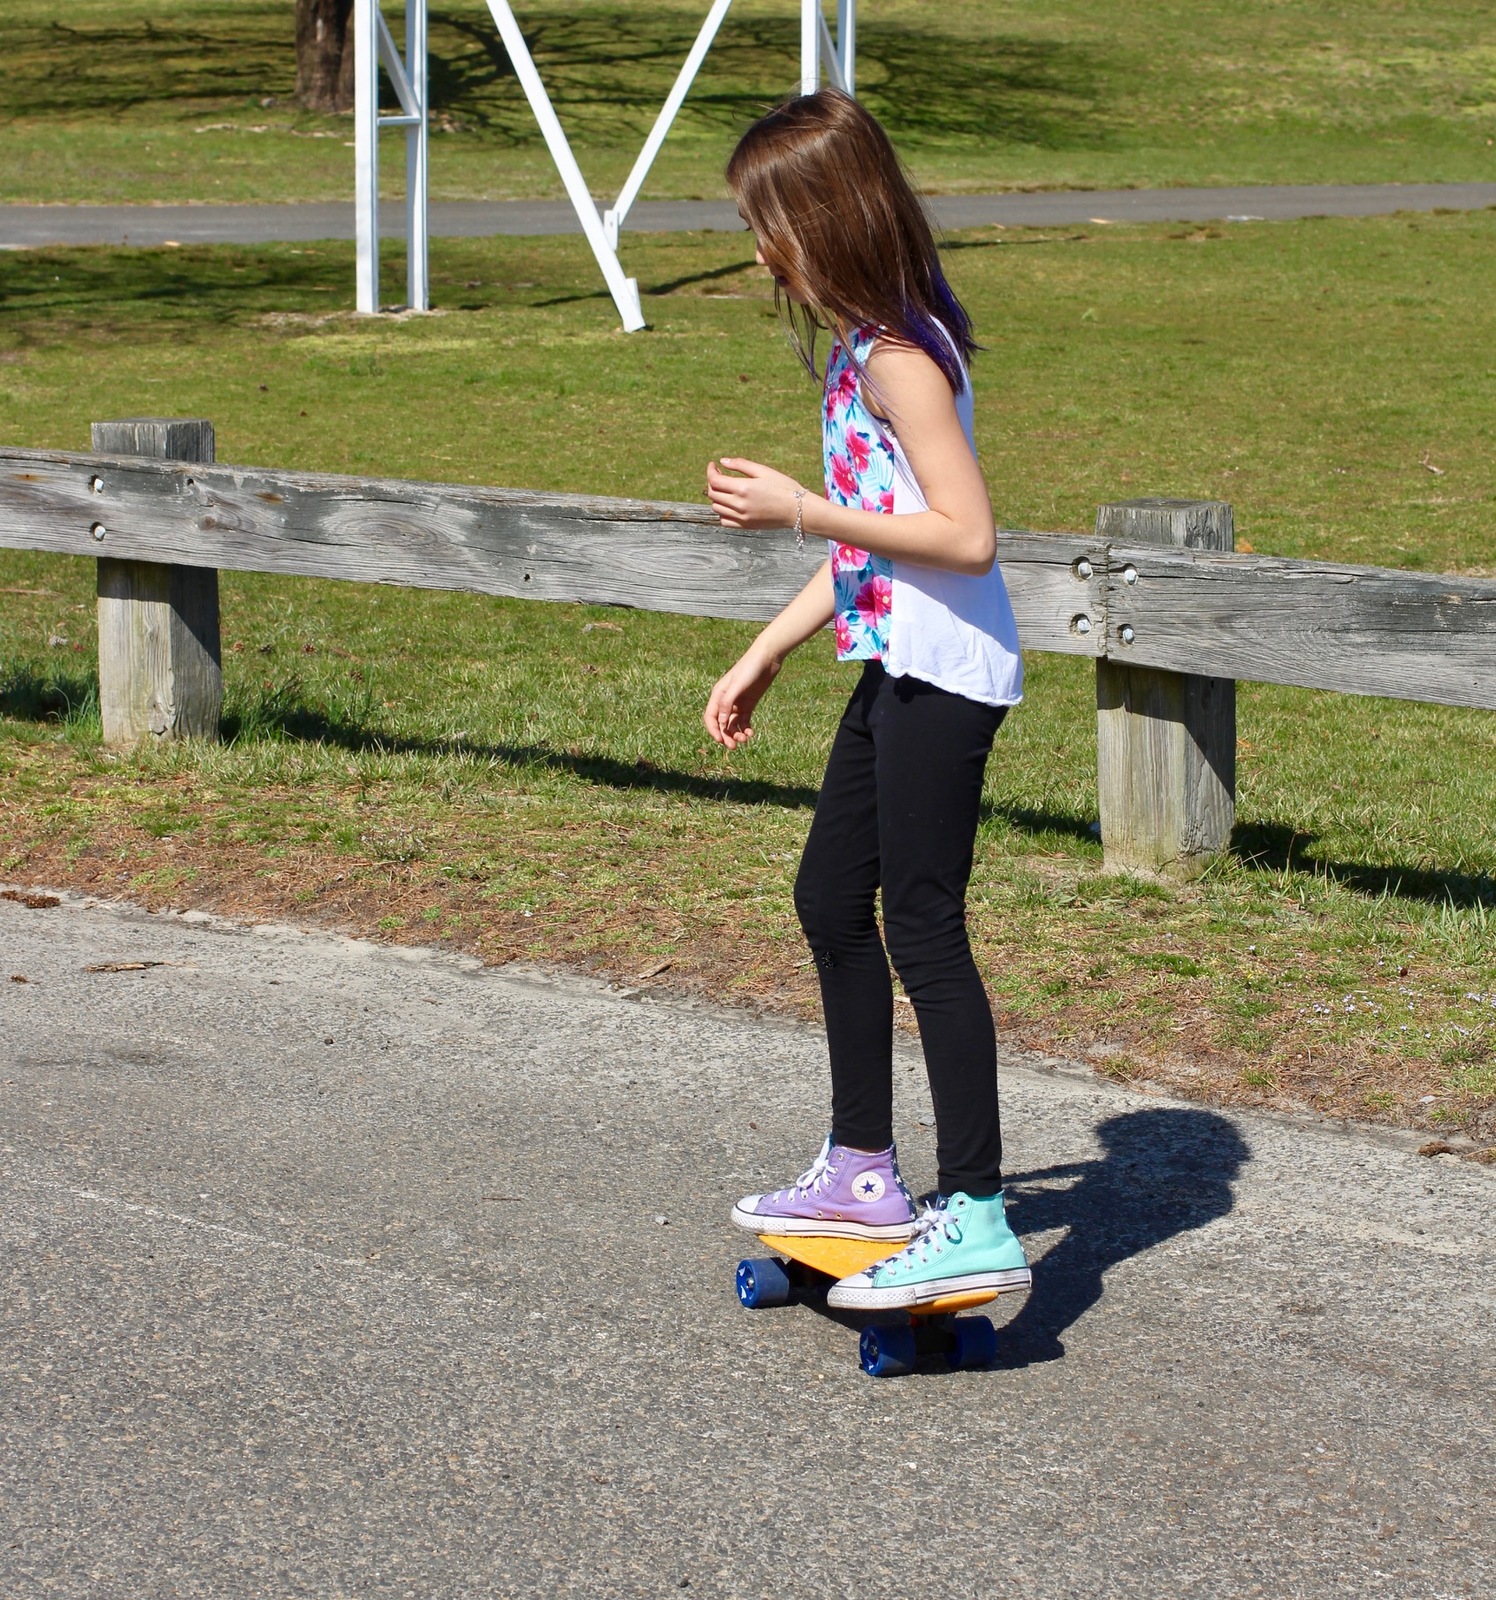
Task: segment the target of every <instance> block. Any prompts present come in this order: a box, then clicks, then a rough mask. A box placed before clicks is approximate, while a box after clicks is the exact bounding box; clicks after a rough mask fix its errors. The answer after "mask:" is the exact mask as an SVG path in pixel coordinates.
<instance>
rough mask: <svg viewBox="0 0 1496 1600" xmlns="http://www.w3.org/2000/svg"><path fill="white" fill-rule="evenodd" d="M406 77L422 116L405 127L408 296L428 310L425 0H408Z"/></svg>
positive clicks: (412, 303) (414, 306)
mask: <svg viewBox="0 0 1496 1600" xmlns="http://www.w3.org/2000/svg"><path fill="white" fill-rule="evenodd" d="M405 76H406V79H407V80H408V82H409V83H410V88H411V93H412V96H413V97H414V99H415V102H416V104H415V109H416V111H417V113H418V114H419V116H420V119H421V120H420V121H419V122H418V123H417V124H416V126H415V127H413V128H407V129H406V130H405V218H406V226H405V239H406V248H407V250H408V252H409V254H408V257H407V267H406V284H407V290H406V295H407V299H408V300H409V302H410V308H411V310H412V311H429V310H430V309H431V275H430V272H429V269H428V262H427V256H428V250H429V244H430V230H429V228H428V225H427V219H428V213H427V204H426V200H427V191H428V189H429V187H430V184H429V175H428V162H429V157H430V137H431V116H430V109H429V107H428V106H427V104H426V86H427V83H428V81H429V78H430V74H429V73H428V71H427V68H426V0H405Z"/></svg>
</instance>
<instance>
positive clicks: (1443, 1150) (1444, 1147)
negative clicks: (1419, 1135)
mask: <svg viewBox="0 0 1496 1600" xmlns="http://www.w3.org/2000/svg"><path fill="white" fill-rule="evenodd" d="M1418 1154H1419V1155H1421V1156H1452V1155H1453V1154H1454V1146H1453V1145H1452V1144H1445V1142H1444V1141H1443V1140H1442V1139H1430V1140H1429V1142H1428V1143H1427V1144H1421V1145H1419V1146H1418Z"/></svg>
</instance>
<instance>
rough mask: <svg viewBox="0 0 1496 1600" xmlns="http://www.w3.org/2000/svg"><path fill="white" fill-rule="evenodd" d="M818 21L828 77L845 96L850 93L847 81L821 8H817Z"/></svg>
mask: <svg viewBox="0 0 1496 1600" xmlns="http://www.w3.org/2000/svg"><path fill="white" fill-rule="evenodd" d="M816 21H817V23H819V24H820V27H819V30H818V31H819V33H820V36H821V49H822V50H823V51H824V52H825V55H826V76H827V77H828V78H830V80H831V82H832V84H833V85H834V86H835V87H836V88H838V89H840V90H841V91H842V92H843V93H844V94H845V93H850V91H849V90H848V89H847V80H846V79H845V78H843V77H842V69H841V57H840V56H839V55H838V54H837V50H836V45H835V44H834V43H833V42H832V39H831V29H830V28H828V27H827V26H826V17H825V13H824V12H823V11H822V10H821V9H820V7H819V6H817V7H816Z"/></svg>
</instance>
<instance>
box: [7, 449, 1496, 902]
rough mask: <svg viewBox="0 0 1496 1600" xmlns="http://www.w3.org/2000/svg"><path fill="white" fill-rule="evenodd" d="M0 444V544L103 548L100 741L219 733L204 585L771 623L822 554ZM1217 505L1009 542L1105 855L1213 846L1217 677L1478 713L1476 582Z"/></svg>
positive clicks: (312, 481)
mask: <svg viewBox="0 0 1496 1600" xmlns="http://www.w3.org/2000/svg"><path fill="white" fill-rule="evenodd" d="M93 444H94V450H95V452H96V453H94V454H90V455H74V454H68V453H61V452H56V451H37V450H16V449H0V545H7V546H11V547H13V548H19V549H27V550H45V551H54V552H58V553H61V554H65V555H84V556H91V557H94V558H97V559H98V562H99V595H100V666H99V672H100V701H101V706H102V707H103V709H104V722H105V736H106V738H108V739H110V740H111V741H131V740H134V739H136V738H139V737H142V736H145V735H151V736H155V737H174V736H183V735H192V734H195V735H208V736H211V735H213V734H215V733H216V728H217V717H218V703H219V698H220V695H221V687H220V684H221V679H220V674H219V667H218V618H217V576H216V575H217V572H218V571H219V570H231V571H247V572H271V573H285V574H291V575H295V576H301V577H318V578H345V579H355V580H358V581H361V582H370V583H387V584H401V585H406V586H410V587H415V588H430V589H462V590H470V591H474V592H477V593H482V594H496V595H512V596H518V597H522V598H527V599H537V600H566V601H584V602H595V603H603V604H610V605H625V606H637V607H640V608H644V609H648V610H656V611H675V612H684V613H689V614H691V615H696V616H711V617H732V618H742V619H760V618H767V617H769V616H772V615H773V614H774V612H775V611H777V610H778V608H779V607H780V606H781V605H783V604H784V602H785V601H786V600H787V599H788V598H789V597H790V596H791V595H792V594H794V593H795V591H796V590H797V589H798V588H799V587H800V586H801V585H802V584H803V583H804V581H805V579H806V577H807V575H808V574H809V572H810V571H811V569H812V568H813V566H814V564H815V563H816V561H818V560H819V559H820V556H819V552H817V551H814V550H806V551H797V550H796V549H795V547H794V545H793V543H792V541H790V540H789V539H788V538H787V537H786V536H785V534H784V533H783V532H779V531H747V532H745V531H742V530H737V529H728V528H723V527H721V526H719V525H718V523H717V522H716V519H715V517H714V516H713V514H712V513H711V512H710V511H709V510H708V509H707V508H706V507H703V506H696V505H674V504H668V503H661V502H650V501H640V500H616V499H605V498H601V497H595V496H590V495H550V494H535V493H530V492H527V491H523V490H513V489H488V488H468V487H462V486H458V485H452V484H432V483H408V482H400V481H394V480H385V479H363V478H347V477H336V476H333V475H331V474H326V473H307V472H285V471H279V470H275V469H266V468H258V467H232V466H223V465H217V464H214V462H213V431H212V427H211V425H210V424H208V423H206V422H195V421H194V422H183V421H176V422H168V421H134V422H127V423H96V424H95V425H94V439H93ZM1231 545H1232V521H1231V508H1230V507H1229V506H1227V505H1223V504H1221V503H1220V502H1215V501H1201V502H1197V501H1177V500H1140V501H1128V502H1123V503H1121V504H1117V505H1111V506H1103V507H1102V508H1101V509H1100V511H1099V512H1098V515H1097V526H1096V531H1095V533H1094V534H1092V535H1090V536H1083V535H1074V534H1049V533H1026V532H1005V533H1004V534H1003V536H1002V541H1001V545H1000V553H999V560H1000V562H1001V565H1002V570H1003V576H1004V578H1005V579H1006V581H1007V584H1008V588H1009V591H1010V593H1011V594H1012V597H1013V605H1014V610H1015V612H1016V613H1017V616H1018V623H1019V631H1020V634H1021V636H1022V639H1023V643H1024V645H1025V647H1026V648H1028V649H1031V650H1047V651H1059V652H1062V653H1065V654H1070V655H1084V656H1090V657H1093V658H1094V659H1095V660H1096V662H1097V709H1098V745H1099V748H1098V772H1099V776H1100V789H1101V822H1102V836H1103V839H1104V841H1105V846H1106V856H1107V862H1108V865H1109V866H1113V867H1119V868H1126V869H1139V868H1146V869H1150V870H1155V871H1164V872H1169V873H1172V874H1175V875H1185V876H1188V875H1191V874H1193V873H1195V872H1197V871H1199V870H1201V868H1202V867H1203V865H1204V864H1205V863H1206V862H1208V861H1209V859H1210V858H1211V857H1212V856H1213V855H1214V854H1216V853H1217V852H1218V851H1219V850H1220V849H1222V848H1224V846H1225V845H1226V843H1227V842H1228V841H1229V837H1230V829H1231V823H1232V816H1233V809H1234V806H1233V798H1232V797H1233V791H1234V779H1233V772H1234V756H1235V680H1237V679H1253V680H1259V681H1265V682H1271V683H1283V684H1298V685H1302V686H1305V687H1308V688H1317V689H1333V690H1338V691H1341V692H1343V693H1352V694H1374V695H1388V696H1393V697H1397V698H1402V699H1409V700H1420V701H1429V702H1434V703H1438V704H1444V705H1458V706H1476V707H1482V708H1487V709H1496V583H1493V582H1486V581H1480V580H1474V579H1468V578H1455V577H1444V576H1433V575H1427V574H1423V573H1412V572H1397V571H1390V570H1386V569H1380V568H1375V567H1351V566H1343V565H1340V564H1337V563H1331V562H1316V561H1283V560H1277V559H1273V558H1269V557H1263V556H1257V555H1250V554H1246V553H1240V554H1238V553H1235V552H1233V551H1232V548H1231Z"/></svg>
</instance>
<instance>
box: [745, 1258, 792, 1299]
mask: <svg viewBox="0 0 1496 1600" xmlns="http://www.w3.org/2000/svg"><path fill="white" fill-rule="evenodd" d="M789 1297H790V1278H789V1274H788V1273H787V1272H786V1271H785V1270H784V1268H783V1267H782V1266H781V1265H780V1264H779V1262H777V1261H775V1260H774V1259H773V1258H772V1257H764V1258H762V1259H760V1260H757V1261H740V1262H738V1299H739V1300H741V1301H742V1303H743V1304H744V1305H745V1306H746V1307H747V1308H748V1310H749V1311H758V1310H760V1309H761V1308H762V1307H764V1306H782V1305H783V1304H784V1303H785V1301H786V1300H788V1299H789Z"/></svg>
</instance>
